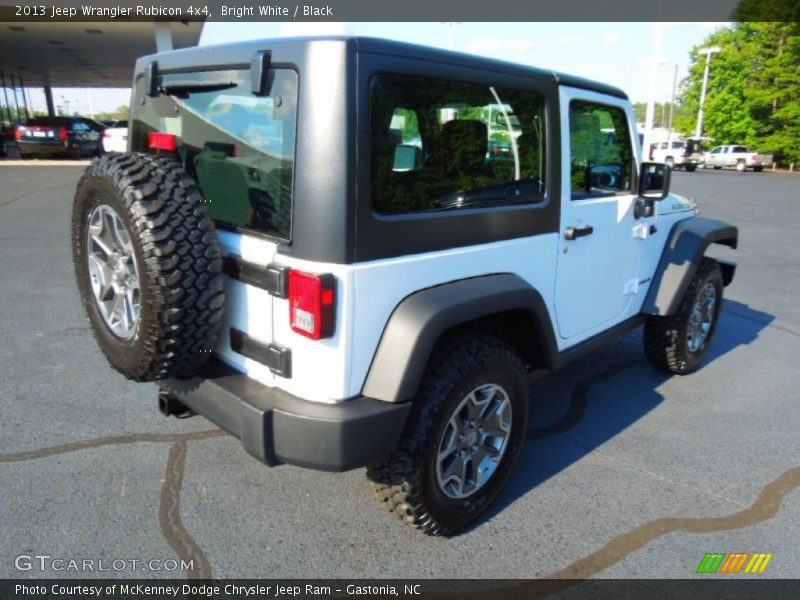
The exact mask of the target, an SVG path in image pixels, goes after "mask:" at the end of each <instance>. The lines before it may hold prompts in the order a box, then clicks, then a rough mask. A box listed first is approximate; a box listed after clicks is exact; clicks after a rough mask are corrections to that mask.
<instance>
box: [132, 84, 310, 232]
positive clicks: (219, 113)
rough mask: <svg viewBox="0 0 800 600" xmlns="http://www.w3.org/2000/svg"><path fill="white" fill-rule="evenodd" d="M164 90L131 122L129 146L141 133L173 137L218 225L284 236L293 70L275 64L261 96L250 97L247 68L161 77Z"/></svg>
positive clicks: (144, 142) (141, 143)
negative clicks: (131, 136) (159, 132)
mask: <svg viewBox="0 0 800 600" xmlns="http://www.w3.org/2000/svg"><path fill="white" fill-rule="evenodd" d="M162 85H163V87H164V89H165V93H164V94H162V95H161V96H159V97H156V98H150V97H148V96H146V95H145V93H144V81H143V80H140V81H139V82H138V84H137V98H144V99H145V103H144V106H143V107H141V109H140V111H139V114H138V115H136V116H135V118H134V119H133V124H134V127H133V128H134V136H133V138H134V139H133V147H134V148H135V149H140V150H146V149H147V147H148V145H149V142H148V134H149V133H150V132H151V131H161V132H165V133H172V134H175V135H176V136H177V138H178V146H179V148H178V155H179V156H180V158H181V160H182V162H183V163H184V165H185V167H186V169H187V170H188V171H189V172H190V173H191V174H192V175H193V176H194V177H195V178H196V180H197V182H198V183H199V185H200V189H201V190H202V192H203V195H204V197H205V199H206V201H207V202H208V206H209V211H210V213H211V216H212V217H213V218H214V219H215V220H216V221H217V222H218V223H219V224H222V225H223V226H229V227H231V228H234V229H245V230H248V231H255V232H258V233H263V234H265V235H268V236H270V237H274V238H278V239H281V240H289V239H290V238H291V212H292V185H293V173H294V153H295V131H296V122H297V73H296V72H295V71H292V70H290V69H276V70H275V71H274V77H273V80H272V86H271V89H270V93H269V95H268V96H254V95H253V94H252V91H251V82H250V71H248V70H226V71H212V72H200V73H181V74H168V75H166V76H165V77H164V80H163V84H162Z"/></svg>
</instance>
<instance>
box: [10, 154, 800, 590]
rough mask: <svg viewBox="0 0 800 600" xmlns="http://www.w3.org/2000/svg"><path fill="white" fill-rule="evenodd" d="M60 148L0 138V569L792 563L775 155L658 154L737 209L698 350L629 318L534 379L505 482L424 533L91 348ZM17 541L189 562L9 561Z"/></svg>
mask: <svg viewBox="0 0 800 600" xmlns="http://www.w3.org/2000/svg"><path fill="white" fill-rule="evenodd" d="M82 169H83V167H82V166H79V165H74V166H66V165H64V166H58V167H55V166H45V165H40V164H38V163H35V162H34V163H30V164H25V165H19V164H16V163H14V164H9V163H6V164H4V163H2V162H0V315H2V318H0V340H2V344H0V364H1V365H2V369H1V370H0V431H2V435H0V520H2V527H1V528H0V529H2V535H0V578H7V577H76V578H77V577H92V576H97V575H104V576H108V575H112V576H124V577H131V576H137V577H175V576H179V577H209V576H214V577H275V578H286V577H303V578H306V577H315V578H327V577H338V578H361V577H398V578H402V577H421V578H429V577H430V578H449V577H455V578H473V577H486V576H489V577H496V578H539V577H566V578H582V577H601V578H617V577H620V578H641V577H660V578H661V577H663V578H686V577H693V576H696V575H695V570H696V568H697V566H698V564H699V563H700V561H701V559H702V558H703V556H704V555H705V553H707V552H771V553H773V555H774V556H773V558H772V561H771V562H770V564H769V566H768V568H767V569H766V571H765V572H764V574H763V575H760V576H759V577H797V575H798V572H797V565H798V564H800V544H798V543H797V534H798V528H797V523H800V492H799V491H798V486H800V435H798V423H800V402H799V400H800V393H799V392H798V386H797V383H798V375H797V356H798V355H799V354H800V307H799V306H798V302H797V298H798V297H800V243H798V240H799V239H800V237H798V234H797V223H798V218H797V211H798V209H800V205H799V203H800V193H798V191H799V190H800V178H798V177H797V176H794V175H788V174H773V173H736V172H717V171H697V172H695V173H683V172H679V173H676V174H675V175H674V176H673V191H675V192H677V193H680V194H684V195H687V196H690V197H693V198H695V199H696V200H697V202H698V203H699V204H700V206H701V208H702V211H703V214H705V215H709V216H714V217H719V218H722V219H725V220H729V221H731V222H732V223H734V224H736V225H738V226H739V227H740V231H741V233H740V248H739V250H738V251H730V250H728V249H726V248H720V249H715V250H714V252H715V253H717V254H719V255H720V256H722V255H725V256H731V257H733V258H735V260H737V261H738V263H739V267H738V271H737V274H736V278H735V280H734V282H733V284H732V286H731V287H729V288H727V290H726V294H727V300H726V304H725V307H724V311H723V317H722V321H721V323H720V329H719V332H718V335H717V339H716V342H715V346H714V348H713V351H712V353H711V356H710V359H709V360H708V362H707V364H706V365H705V366H704V367H703V368H702V369H701V370H700V371H698V372H697V373H694V374H692V375H689V376H685V377H667V376H665V375H663V374H661V373H659V372H657V371H655V370H654V369H653V368H651V367H650V366H649V365H648V364H647V363H646V361H645V359H644V355H643V351H642V343H641V332H639V331H637V332H634V333H632V334H630V335H628V336H626V337H624V338H623V339H621V340H619V341H618V342H616V343H614V344H613V345H611V346H609V347H607V348H604V349H601V350H599V351H597V352H595V353H593V354H591V355H589V356H587V357H585V358H583V359H581V360H579V361H578V362H576V363H573V364H572V365H571V366H569V367H567V368H566V369H565V370H563V371H561V372H559V373H556V374H552V375H549V376H547V377H545V378H543V379H541V380H538V381H537V382H536V383H535V384H534V399H533V405H532V421H531V423H530V432H529V436H528V437H529V442H528V443H527V446H526V449H525V452H524V455H523V457H522V460H521V463H520V465H519V468H518V470H517V473H516V475H515V476H514V478H513V480H512V482H511V484H510V486H509V488H508V489H507V491H506V492H505V493H504V495H503V496H502V497H501V499H500V501H499V503H498V505H497V506H496V507H495V508H494V509H493V510H492V512H491V513H490V514H489V515H488V517H487V518H485V519H483V520H481V521H480V522H479V523H478V524H477V525H476V526H475V527H473V528H472V529H470V530H469V531H468V532H466V533H464V534H463V535H461V536H458V537H457V538H453V539H443V538H430V537H426V536H424V535H421V534H420V533H417V532H415V531H414V530H412V529H410V528H408V527H405V526H403V525H401V524H400V523H399V522H398V521H397V520H396V519H394V518H393V517H391V516H390V515H388V514H385V513H384V511H383V509H382V508H381V507H380V505H379V504H378V502H377V501H376V500H375V499H374V498H373V496H372V491H371V489H370V486H369V483H368V481H367V480H366V478H365V476H364V470H363V469H358V470H355V471H351V472H348V473H343V474H327V473H318V472H314V471H308V470H304V469H300V468H296V467H291V466H282V467H278V468H274V469H268V468H266V467H264V466H262V465H261V464H260V463H258V462H256V461H255V460H254V459H252V458H251V457H250V456H249V455H247V453H246V452H245V451H244V450H243V449H242V447H241V445H240V444H239V442H238V441H237V440H235V439H233V438H231V437H229V436H227V435H223V434H221V432H219V430H217V429H216V428H215V427H214V426H213V425H212V424H211V423H209V422H208V421H206V420H205V419H204V418H202V417H196V418H192V419H184V420H178V419H174V418H170V419H166V418H164V417H162V416H161V415H160V413H159V412H158V410H157V407H156V386H155V385H154V384H135V383H131V382H129V381H127V380H125V379H124V378H123V377H122V376H121V375H119V374H118V373H116V372H115V371H114V370H112V369H111V367H109V366H108V364H107V363H106V361H105V359H104V358H103V356H102V355H101V353H100V351H99V350H98V348H97V345H96V344H95V342H94V340H93V338H92V335H91V332H90V330H89V326H88V323H87V321H86V319H85V317H84V315H83V312H82V310H81V308H80V306H79V302H78V295H77V290H76V287H75V283H74V280H73V272H72V261H71V254H70V245H69V240H68V232H69V226H68V223H69V218H70V209H71V201H72V193H73V191H74V188H75V184H76V182H77V181H78V178H79V177H80V175H81V172H82ZM21 554H38V555H43V554H46V555H50V556H51V557H54V558H64V559H72V558H76V559H84V558H85V559H93V560H95V561H97V560H100V559H103V560H104V561H107V564H108V563H110V561H112V560H114V559H136V560H142V561H147V560H151V559H157V560H159V559H161V560H164V559H174V558H177V559H179V560H180V559H184V560H188V561H193V568H192V569H189V570H186V571H180V570H179V571H167V570H164V569H162V570H144V571H141V570H138V568H139V567H137V568H133V567H131V566H130V563H129V566H128V567H126V568H124V569H122V570H121V571H118V572H116V571H112V572H110V573H109V572H106V573H97V572H92V571H53V570H45V571H43V572H42V571H40V570H38V569H37V568H34V569H32V570H29V571H18V570H17V569H16V568H15V557H17V556H18V555H21ZM706 577H708V576H706Z"/></svg>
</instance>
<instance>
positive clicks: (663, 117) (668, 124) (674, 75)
mask: <svg viewBox="0 0 800 600" xmlns="http://www.w3.org/2000/svg"><path fill="white" fill-rule="evenodd" d="M658 64H659V65H660V66H662V67H663V66H665V65H672V66H673V67H674V70H673V72H672V95H671V96H670V101H669V120H667V115H666V110H665V111H664V112H662V113H661V121H662V123H663V126H664V127H665V128H668V129H667V141H670V140H671V139H672V117H673V115H674V113H675V94H676V92H677V89H678V63H677V62H669V61H664V62H660V63H658Z"/></svg>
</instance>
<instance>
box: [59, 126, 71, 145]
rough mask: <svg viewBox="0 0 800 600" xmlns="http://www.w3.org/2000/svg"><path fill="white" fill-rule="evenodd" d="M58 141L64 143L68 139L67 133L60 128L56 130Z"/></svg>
mask: <svg viewBox="0 0 800 600" xmlns="http://www.w3.org/2000/svg"><path fill="white" fill-rule="evenodd" d="M58 139H60V140H61V141H62V142H66V141H67V140H68V139H69V132H68V131H67V130H66V129H64V128H63V127H62V128H61V129H59V130H58Z"/></svg>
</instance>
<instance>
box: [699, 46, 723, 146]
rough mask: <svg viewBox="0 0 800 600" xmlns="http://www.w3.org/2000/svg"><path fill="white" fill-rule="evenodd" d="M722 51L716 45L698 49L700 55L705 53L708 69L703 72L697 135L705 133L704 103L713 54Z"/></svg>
mask: <svg viewBox="0 0 800 600" xmlns="http://www.w3.org/2000/svg"><path fill="white" fill-rule="evenodd" d="M720 51H722V48H720V47H719V46H714V47H712V48H701V49H700V50H698V51H697V53H698V54H700V55H703V54H705V57H706V69H705V71H704V72H703V91H702V92H700V108H699V109H698V111H697V128H696V129H695V132H694V136H695V137H700V136H701V135H703V104H704V103H705V101H706V88H707V87H708V70H709V68H710V66H711V55H712V54H716V53H718V52H720Z"/></svg>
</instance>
